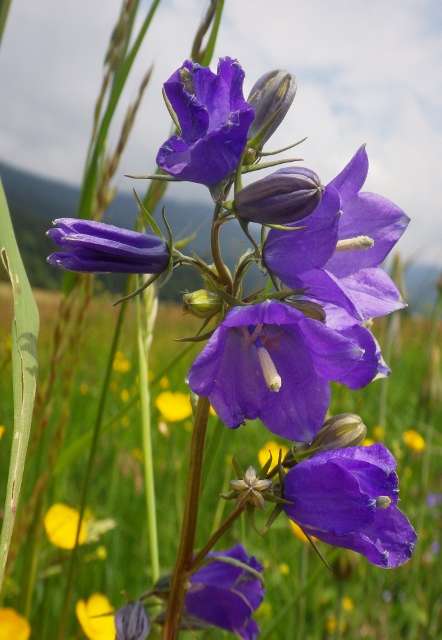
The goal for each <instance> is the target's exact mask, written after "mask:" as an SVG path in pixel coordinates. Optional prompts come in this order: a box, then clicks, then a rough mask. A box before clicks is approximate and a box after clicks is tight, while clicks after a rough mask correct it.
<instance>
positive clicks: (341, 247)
mask: <svg viewBox="0 0 442 640" xmlns="http://www.w3.org/2000/svg"><path fill="white" fill-rule="evenodd" d="M373 245H374V240H373V238H370V236H355V237H354V238H347V239H346V240H339V241H338V243H337V245H336V251H354V250H356V251H359V250H361V249H371V248H372V246H373Z"/></svg>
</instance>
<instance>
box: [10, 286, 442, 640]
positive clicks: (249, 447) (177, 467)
mask: <svg viewBox="0 0 442 640" xmlns="http://www.w3.org/2000/svg"><path fill="white" fill-rule="evenodd" d="M37 300H38V303H39V307H40V313H41V337H40V342H39V359H40V366H41V369H40V373H39V389H40V391H39V394H40V396H39V397H38V398H37V407H36V412H35V419H34V424H33V435H32V437H31V444H30V449H29V454H28V459H27V464H26V471H25V483H24V490H23V495H22V501H21V508H20V510H19V513H18V520H17V523H18V526H17V528H16V531H15V535H14V541H13V556H15V557H16V560H15V563H14V565H13V566H11V567H10V570H9V572H8V577H7V583H6V588H5V593H4V599H3V603H2V606H10V607H13V608H15V609H16V610H17V611H19V612H20V613H22V614H26V616H27V617H28V618H29V620H30V623H31V627H32V636H31V637H32V638H33V639H35V640H37V639H38V640H52V639H53V638H55V637H56V629H57V621H58V618H59V615H60V609H61V606H62V600H63V591H64V588H65V582H66V566H67V559H68V557H69V551H65V550H62V549H60V548H57V547H56V546H54V545H53V544H51V543H50V542H49V540H48V538H47V536H46V533H45V530H44V528H43V526H42V519H43V516H44V514H45V513H46V511H47V509H48V508H49V507H50V506H51V505H52V504H54V503H57V502H63V503H66V504H68V505H70V506H72V507H78V504H79V500H80V486H81V483H82V479H83V477H84V473H85V465H86V458H87V454H88V450H89V444H90V434H91V431H92V425H93V422H94V418H95V414H96V411H97V402H98V397H99V390H100V385H101V380H102V378H103V375H104V368H105V364H106V359H107V354H108V351H109V344H110V340H111V335H112V330H113V323H114V318H115V315H116V312H115V309H113V308H112V306H111V303H112V300H111V299H110V298H108V297H106V296H102V297H99V298H96V299H95V300H94V301H93V302H92V304H91V305H90V306H89V308H88V310H87V312H86V314H85V317H84V324H83V326H82V330H81V332H79V334H80V335H79V337H78V339H76V340H75V343H68V344H66V345H65V346H64V348H63V349H62V351H61V355H60V357H59V361H57V362H55V364H53V369H54V371H55V379H54V386H53V388H52V390H51V393H50V394H49V395H48V396H47V397H45V394H44V388H45V385H46V384H47V382H48V378H49V376H50V371H51V362H50V361H49V358H50V356H49V354H50V353H51V349H52V346H51V345H52V340H53V331H54V326H55V324H56V321H57V314H58V313H59V298H58V297H57V295H56V294H47V293H44V292H41V293H39V292H38V293H37ZM1 301H2V309H3V310H4V312H3V313H2V320H1V324H0V367H1V372H2V385H1V392H0V424H1V425H2V426H4V427H5V432H4V435H3V437H2V439H1V441H0V474H1V477H0V480H1V487H2V500H3V494H4V491H5V484H6V478H7V469H8V460H9V450H10V445H11V432H12V425H13V417H12V389H11V383H10V381H11V370H10V337H9V335H10V327H9V324H10V316H9V313H10V308H9V307H10V304H9V303H10V300H9V297H8V290H7V287H6V286H5V287H4V288H3V289H2V290H1ZM431 324H432V323H431V321H430V320H428V319H422V318H413V317H411V316H410V315H408V316H407V315H405V314H402V316H401V317H400V318H399V317H396V319H395V325H394V326H393V327H392V326H391V325H390V327H389V325H388V323H387V322H386V321H384V322H379V323H378V324H377V325H375V333H376V334H377V336H378V339H379V340H380V342H381V343H382V344H383V346H384V347H385V345H386V341H387V339H388V335H389V337H390V340H391V349H390V350H391V353H390V358H389V364H390V365H391V367H392V369H393V376H392V377H391V379H390V380H389V381H388V382H386V381H385V380H384V381H382V380H381V381H377V382H374V383H373V384H371V385H370V386H369V387H368V388H366V389H364V390H362V391H359V392H349V391H348V390H347V389H345V388H343V387H339V386H336V388H335V390H334V395H333V398H334V399H333V405H332V413H338V412H343V411H350V412H355V413H358V414H360V415H361V416H362V417H363V419H364V421H365V423H366V424H367V427H368V436H369V437H370V438H371V439H373V440H377V439H381V440H382V441H383V442H385V444H386V445H387V446H388V447H389V448H390V449H391V450H392V451H393V452H394V454H395V455H396V456H397V458H398V465H399V476H400V479H401V508H402V509H403V510H404V511H405V513H407V515H408V516H409V517H410V519H411V521H412V522H413V524H414V526H415V528H416V529H417V531H418V536H419V540H418V545H417V548H416V551H415V554H414V556H413V558H412V560H411V561H410V562H409V563H408V564H406V565H405V566H403V567H401V568H400V569H397V570H392V571H388V570H382V569H379V568H376V567H373V566H370V565H369V564H368V562H367V561H366V560H365V559H364V558H363V557H361V556H356V555H355V554H352V553H350V552H346V551H344V550H335V549H333V548H331V547H327V546H326V545H325V544H322V543H319V544H320V549H321V552H322V553H323V554H324V556H325V557H326V558H327V559H328V561H329V563H330V564H331V566H332V569H333V571H332V572H330V571H329V570H328V569H327V568H326V567H325V566H324V565H323V564H322V563H321V561H320V560H319V558H318V557H317V555H316V554H315V553H314V551H313V550H312V549H311V548H310V546H309V545H308V544H306V543H303V542H301V541H300V540H298V539H297V538H296V537H295V536H294V535H293V533H292V531H291V529H290V526H289V524H288V520H287V519H286V518H285V517H284V516H280V518H279V519H277V520H276V522H275V524H274V525H273V527H272V528H271V530H270V532H269V533H268V534H267V535H266V536H264V537H262V536H260V535H259V534H258V533H256V532H255V531H254V530H253V528H252V527H251V525H250V523H249V522H248V521H247V520H246V519H243V520H240V521H237V523H236V524H235V525H234V527H233V528H232V530H231V531H230V533H229V534H228V536H227V537H226V538H225V540H224V541H223V544H222V545H221V548H223V546H225V547H227V546H230V545H231V544H232V543H234V542H235V541H241V542H244V543H245V544H246V547H247V549H248V551H249V552H251V553H253V554H255V555H256V556H257V557H258V558H259V559H260V560H261V561H262V562H263V564H264V566H265V572H264V577H265V585H266V598H265V601H264V604H263V605H262V606H261V608H260V609H259V610H258V613H257V619H258V620H259V623H260V626H261V629H262V635H261V638H271V639H275V640H276V639H281V640H283V639H284V640H285V639H290V640H291V639H292V638H303V639H308V640H316V639H319V638H373V639H385V640H387V639H389V640H392V639H395V638H403V639H405V638H409V639H415V638H434V639H436V638H439V637H441V634H442V624H441V604H442V603H441V586H442V584H441V578H440V576H441V569H442V566H441V555H440V552H439V550H438V543H439V542H440V531H441V522H442V506H441V505H439V506H435V507H434V506H433V507H432V506H429V505H428V504H427V496H428V494H430V493H432V492H440V491H441V472H440V470H441V461H442V438H441V433H440V424H441V418H442V410H441V406H440V403H439V406H437V404H436V403H435V402H434V400H435V395H437V389H436V391H434V389H435V387H437V385H439V386H440V363H438V362H437V355H438V351H437V349H433V351H432V359H431V358H430V354H429V353H428V342H429V335H430V333H431V329H432V326H431ZM196 326H197V325H195V323H194V321H193V320H192V318H191V317H190V316H188V315H184V314H183V312H182V311H181V309H180V308H178V307H176V306H172V305H167V306H166V305H160V311H159V315H158V318H157V322H156V327H155V334H154V341H153V345H152V351H151V363H150V372H149V375H150V378H151V381H152V389H151V393H152V407H153V430H154V432H153V439H154V442H153V445H154V464H155V482H156V489H157V501H158V502H157V514H158V523H159V531H160V561H161V570H162V572H163V573H166V572H168V571H169V570H170V569H171V567H172V564H173V561H174V554H175V551H176V545H177V540H178V534H179V523H180V518H181V513H182V507H183V491H184V486H185V474H186V470H187V453H188V444H189V437H190V431H191V429H192V426H191V421H190V420H189V419H188V418H187V419H185V420H182V421H177V422H169V423H167V422H166V421H165V419H164V417H162V416H161V415H160V414H159V412H158V410H157V408H156V404H155V399H156V397H157V395H158V394H159V393H161V392H163V391H165V390H170V391H173V392H175V391H180V392H184V393H187V388H186V384H185V377H186V373H187V370H188V368H189V365H190V363H191V361H192V357H193V354H194V353H196V351H197V349H198V347H197V346H196V347H194V348H193V351H190V352H189V353H187V355H185V356H184V357H183V358H182V359H181V360H180V361H178V363H176V364H175V365H174V366H172V367H170V368H169V369H168V370H167V371H165V368H166V367H167V364H168V363H169V362H170V361H171V360H173V358H174V357H175V356H176V355H177V354H178V353H180V352H181V351H182V350H183V349H186V348H188V347H187V346H186V345H183V343H179V342H176V341H175V340H174V339H175V338H179V337H183V336H186V335H191V334H192V331H194V330H195V327H196ZM437 330H438V332H439V337H440V326H439V327H438V328H437ZM436 344H437V340H436ZM385 350H387V351H388V347H385V348H384V353H385ZM119 351H120V352H121V353H122V354H123V355H120V360H123V361H124V362H125V364H124V365H123V366H120V367H118V365H117V366H116V368H117V369H120V371H116V370H114V371H113V373H112V379H111V383H110V393H109V395H108V400H107V403H106V406H105V416H104V421H103V430H102V434H101V437H100V442H99V453H98V457H97V460H96V463H95V465H94V468H93V478H92V482H91V485H90V490H89V495H88V501H87V505H88V509H89V510H90V511H91V512H92V514H93V516H94V518H96V519H98V520H103V519H109V518H110V519H113V520H114V521H115V524H116V526H115V528H113V529H112V530H109V531H108V532H106V533H104V534H103V535H102V536H101V537H100V539H99V541H97V542H95V543H91V544H84V545H81V546H80V554H79V558H80V563H79V567H78V568H77V572H76V580H75V584H74V597H73V603H75V602H77V601H78V600H80V599H84V598H87V597H89V596H90V595H91V594H92V593H93V592H101V593H103V594H106V595H107V596H108V598H109V600H110V602H111V603H112V605H113V606H115V607H118V606H121V605H122V604H124V602H125V601H126V597H130V598H136V597H137V596H139V595H140V594H141V593H143V591H146V590H147V589H148V588H149V587H150V576H149V572H150V569H149V567H150V564H149V552H148V540H147V525H146V503H145V497H144V488H143V487H144V481H143V456H142V451H141V447H142V442H141V434H140V422H139V406H138V401H137V382H136V381H137V359H136V340H135V322H134V314H133V313H132V310H130V311H129V313H128V315H127V317H126V319H125V324H124V327H123V332H122V338H121V343H120V346H119ZM124 369H126V371H122V370H124ZM71 373H72V375H70V374H71ZM385 385H387V387H386V386H385ZM430 387H431V388H433V395H432V396H431V397H432V398H433V401H432V402H431V401H429V397H430V395H431V394H430V392H429V389H430ZM382 413H383V414H384V415H385V419H384V423H382V424H380V419H381V418H380V415H381V416H382ZM411 429H413V430H416V431H417V432H418V433H419V434H420V435H421V436H422V437H423V439H424V441H425V447H424V449H423V450H421V451H417V450H414V449H413V447H412V446H411V447H410V445H407V444H406V443H405V442H404V439H403V433H404V431H406V430H411ZM274 439H275V438H274V437H271V434H269V432H268V431H267V430H266V429H265V428H264V426H263V425H262V424H260V423H258V422H256V423H248V424H247V425H246V426H244V427H241V428H239V429H237V430H229V429H227V428H225V427H224V426H223V425H222V424H220V423H219V421H218V419H217V418H216V417H215V416H212V417H211V418H210V424H209V442H208V448H207V456H206V460H207V463H206V465H205V469H204V489H203V495H202V501H201V505H202V506H201V511H200V517H199V527H198V545H201V544H203V543H204V541H205V540H206V539H207V537H208V535H209V533H210V532H211V530H212V529H213V527H214V523H215V524H216V523H217V522H218V523H219V521H220V520H221V518H222V517H223V515H225V514H226V513H227V512H228V510H229V509H231V503H227V502H226V501H222V500H221V501H220V500H219V494H220V493H221V492H222V491H223V490H226V488H227V485H228V481H229V480H230V479H231V478H232V477H234V471H233V468H232V465H231V457H232V455H235V456H236V457H237V459H238V461H239V462H240V464H241V465H242V466H243V467H246V466H248V465H250V464H254V465H256V464H258V461H257V452H258V451H259V450H260V448H261V447H263V445H265V443H266V442H268V441H269V440H274ZM415 440H416V438H415ZM415 440H412V444H413V443H415ZM281 442H282V441H281ZM415 448H416V446H415ZM418 448H419V447H418ZM42 487H43V489H42ZM41 489H42V490H41ZM265 519H266V516H265V514H259V515H258V526H259V527H261V526H263V524H264V522H265ZM103 547H104V548H105V550H106V551H105V552H104V549H103ZM70 621H71V629H70V636H69V637H71V638H82V637H84V636H83V635H82V632H81V628H80V626H79V624H78V622H77V620H76V617H75V613H74V607H73V606H72V611H71V614H70ZM194 635H195V637H196V635H197V634H194ZM0 636H1V634H0ZM183 636H184V637H187V636H188V637H189V638H191V637H193V635H192V632H188V634H187V636H186V634H183ZM199 637H205V638H214V639H216V638H223V637H227V634H223V633H221V632H219V631H216V630H215V631H213V630H210V631H207V632H205V633H203V634H202V635H200V636H199Z"/></svg>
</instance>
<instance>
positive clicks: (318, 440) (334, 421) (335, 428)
mask: <svg viewBox="0 0 442 640" xmlns="http://www.w3.org/2000/svg"><path fill="white" fill-rule="evenodd" d="M366 435H367V427H366V426H365V424H364V423H363V422H362V420H361V418H360V417H359V416H357V415H356V414H354V413H340V414H338V415H336V416H333V417H332V418H329V419H328V420H326V421H325V422H324V424H323V425H322V429H321V430H320V431H319V433H318V434H317V435H316V437H315V438H314V440H313V442H312V443H311V448H312V449H315V451H317V450H318V449H319V450H320V451H328V450H329V449H343V448H344V447H355V446H357V445H358V444H361V442H362V441H363V440H364V438H365V436H366Z"/></svg>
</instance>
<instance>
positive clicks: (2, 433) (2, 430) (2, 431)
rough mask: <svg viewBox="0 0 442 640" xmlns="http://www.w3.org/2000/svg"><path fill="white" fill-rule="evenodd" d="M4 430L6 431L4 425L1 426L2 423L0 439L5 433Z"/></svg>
mask: <svg viewBox="0 0 442 640" xmlns="http://www.w3.org/2000/svg"><path fill="white" fill-rule="evenodd" d="M5 431H6V427H5V426H3V425H2V424H0V440H1V439H2V438H3V436H4V435H5Z"/></svg>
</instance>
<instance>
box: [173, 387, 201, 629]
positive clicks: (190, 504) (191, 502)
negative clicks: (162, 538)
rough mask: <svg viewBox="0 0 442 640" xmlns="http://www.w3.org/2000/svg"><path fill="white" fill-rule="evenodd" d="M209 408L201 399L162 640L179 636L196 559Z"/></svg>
mask: <svg viewBox="0 0 442 640" xmlns="http://www.w3.org/2000/svg"><path fill="white" fill-rule="evenodd" d="M209 408H210V404H209V400H208V398H206V397H203V396H200V397H199V399H198V404H197V407H196V412H195V423H194V427H193V432H192V441H191V445H190V460H189V474H188V479H187V489H186V499H185V505H184V515H183V521H182V524H181V537H180V544H179V548H178V553H177V557H176V562H175V568H174V571H173V576H172V584H171V590H170V595H169V600H168V605H167V612H166V620H165V623H164V630H163V640H175V638H177V637H178V631H179V624H180V620H181V611H182V608H183V604H184V595H185V588H186V582H187V575H188V573H189V570H190V567H191V564H192V559H193V546H194V542H195V535H196V523H197V516H198V502H199V497H200V488H201V475H202V467H203V455H204V444H205V439H206V431H207V420H208V417H209Z"/></svg>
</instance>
